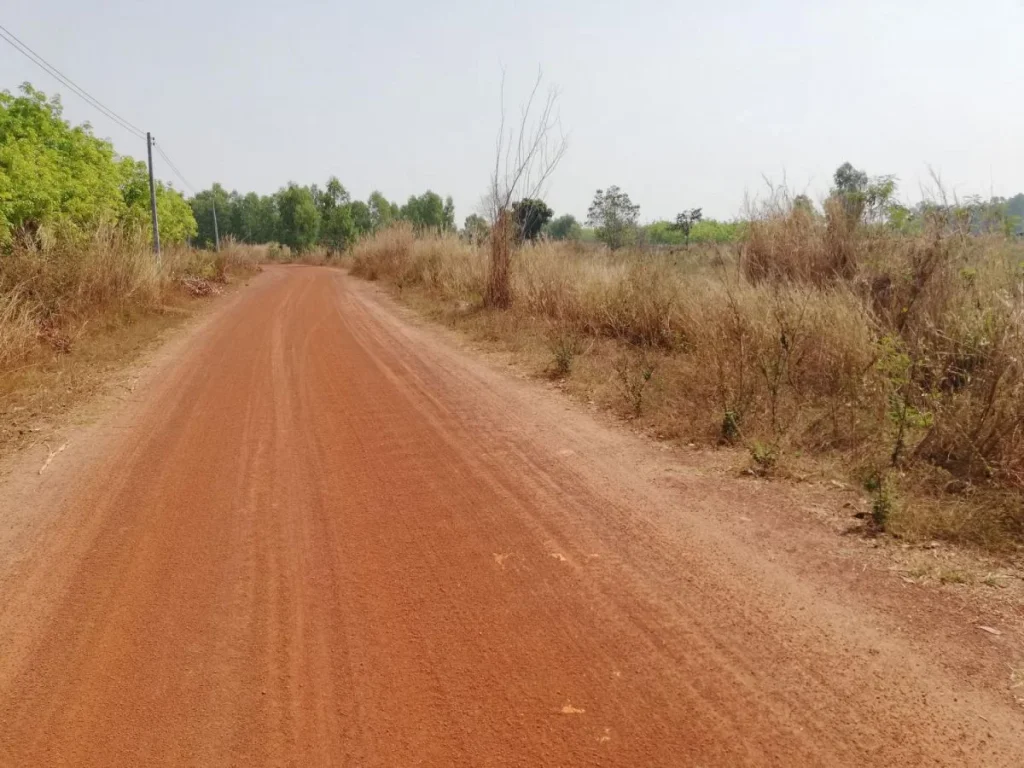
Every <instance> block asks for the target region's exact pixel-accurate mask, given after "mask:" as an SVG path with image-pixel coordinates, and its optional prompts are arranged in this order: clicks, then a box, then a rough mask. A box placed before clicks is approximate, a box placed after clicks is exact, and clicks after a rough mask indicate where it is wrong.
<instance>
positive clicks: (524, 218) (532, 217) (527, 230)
mask: <svg viewBox="0 0 1024 768" xmlns="http://www.w3.org/2000/svg"><path fill="white" fill-rule="evenodd" d="M554 215H555V214H554V211H552V210H551V209H550V208H548V206H547V204H546V203H545V202H544V201H543V200H537V199H534V198H528V197H527V198H523V199H522V200H519V201H518V202H515V203H512V219H513V221H514V222H515V226H516V233H517V235H518V238H519V240H520V241H524V240H536V239H537V238H538V237H539V236H540V232H541V229H542V228H543V227H544V225H545V224H547V223H548V222H549V221H550V220H551V217H552V216H554Z"/></svg>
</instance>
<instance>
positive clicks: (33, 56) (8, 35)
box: [0, 25, 146, 139]
mask: <svg viewBox="0 0 1024 768" xmlns="http://www.w3.org/2000/svg"><path fill="white" fill-rule="evenodd" d="M0 38H2V39H3V40H4V41H5V42H7V44H8V45H10V46H11V47H12V48H14V50H16V51H18V52H19V53H20V54H21V55H22V56H24V57H25V58H27V59H29V60H30V61H31V62H33V63H34V64H35V65H36V66H38V67H40V68H41V69H43V70H44V71H46V72H47V73H48V74H49V75H50V76H51V77H54V78H55V79H57V80H58V81H60V82H61V83H63V84H64V85H66V86H67V87H68V88H70V89H71V90H72V91H73V92H74V93H75V94H76V95H77V96H79V97H80V98H82V99H84V100H85V101H86V102H88V103H89V104H91V105H92V106H93V107H95V108H96V109H98V110H99V111H100V112H102V113H103V114H104V115H106V116H107V117H108V118H110V119H111V120H113V121H114V122H115V123H117V124H118V125H119V126H121V127H122V128H124V129H125V130H126V131H128V132H129V133H132V134H134V135H135V136H136V137H138V138H140V139H145V138H146V132H145V131H143V130H142V129H141V128H139V127H138V126H136V125H134V124H133V123H131V122H129V121H128V120H126V119H125V118H123V117H121V116H120V115H119V114H117V113H116V112H114V110H112V109H110V108H109V107H107V106H105V105H104V104H103V103H102V102H101V101H100V100H99V99H97V98H95V97H94V96H92V95H91V94H89V92H88V91H86V90H85V89H84V88H82V87H81V86H79V85H77V84H76V83H75V82H74V81H73V80H71V78H69V77H67V76H66V75H65V74H64V73H62V72H61V71H60V70H59V69H57V68H56V67H55V66H53V65H52V64H50V63H49V62H48V61H46V59H44V58H43V57H42V56H40V55H39V54H38V53H36V52H35V51H33V50H32V49H31V48H30V47H29V46H28V45H26V44H25V43H23V42H22V41H21V40H20V39H19V38H18V37H17V35H15V34H14V33H13V32H11V31H10V30H9V29H7V28H6V27H4V26H3V25H0Z"/></svg>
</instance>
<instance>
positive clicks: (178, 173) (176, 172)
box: [153, 139, 197, 195]
mask: <svg viewBox="0 0 1024 768" xmlns="http://www.w3.org/2000/svg"><path fill="white" fill-rule="evenodd" d="M153 147H154V148H155V149H156V151H157V152H158V153H159V154H160V157H162V158H163V159H164V162H165V163H167V165H168V166H170V168H171V170H172V171H174V175H175V176H177V177H178V178H179V179H181V183H182V184H184V185H185V188H186V189H188V191H189V192H191V193H192V194H193V195H195V194H197V192H196V190H195V187H193V186H192V185H191V184H189V183H188V179H186V178H185V176H184V175H183V174H182V172H181V171H179V170H178V166H176V165H175V164H174V162H173V161H172V160H171V158H169V157H168V156H167V153H166V152H164V150H163V148H162V147H161V146H160V145H159V144H158V143H157V142H156V139H154V140H153Z"/></svg>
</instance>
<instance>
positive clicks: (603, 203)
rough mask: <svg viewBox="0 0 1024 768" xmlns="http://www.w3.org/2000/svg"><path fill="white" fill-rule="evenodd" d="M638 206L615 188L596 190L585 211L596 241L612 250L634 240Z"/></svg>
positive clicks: (638, 213)
mask: <svg viewBox="0 0 1024 768" xmlns="http://www.w3.org/2000/svg"><path fill="white" fill-rule="evenodd" d="M639 218H640V206H639V205H634V203H633V201H632V200H630V199H629V195H627V194H626V193H625V192H623V191H622V190H621V189H619V188H618V187H617V186H611V187H609V188H608V189H607V190H601V189H599V190H597V192H596V193H595V194H594V202H592V203H591V204H590V209H589V210H588V211H587V224H589V225H590V226H592V227H595V228H596V230H597V239H598V240H600V241H601V242H603V243H605V244H606V245H607V246H608V247H609V248H611V249H612V250H616V249H618V248H621V247H622V246H624V245H627V244H628V243H629V242H631V241H632V240H634V239H635V237H636V229H637V226H636V224H637V219H639Z"/></svg>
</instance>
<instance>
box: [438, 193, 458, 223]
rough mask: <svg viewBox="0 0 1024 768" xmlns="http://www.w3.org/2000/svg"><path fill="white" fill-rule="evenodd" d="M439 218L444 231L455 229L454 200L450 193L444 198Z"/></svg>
mask: <svg viewBox="0 0 1024 768" xmlns="http://www.w3.org/2000/svg"><path fill="white" fill-rule="evenodd" d="M441 218H442V223H441V228H442V229H443V230H444V231H445V232H451V231H452V230H453V229H455V201H454V200H452V196H451V195H448V197H446V198H445V199H444V209H443V210H442V212H441Z"/></svg>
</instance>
